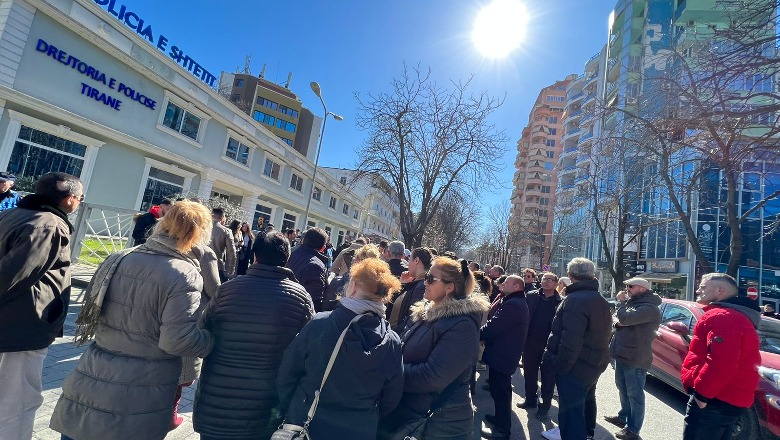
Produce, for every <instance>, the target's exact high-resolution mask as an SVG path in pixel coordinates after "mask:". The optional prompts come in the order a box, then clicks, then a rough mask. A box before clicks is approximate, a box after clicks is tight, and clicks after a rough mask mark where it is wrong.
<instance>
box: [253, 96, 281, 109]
mask: <svg viewBox="0 0 780 440" xmlns="http://www.w3.org/2000/svg"><path fill="white" fill-rule="evenodd" d="M257 105H262V106H263V107H266V108H270V109H271V110H279V104H277V103H275V102H274V101H271V100H270V99H265V98H263V97H262V96H258V97H257Z"/></svg>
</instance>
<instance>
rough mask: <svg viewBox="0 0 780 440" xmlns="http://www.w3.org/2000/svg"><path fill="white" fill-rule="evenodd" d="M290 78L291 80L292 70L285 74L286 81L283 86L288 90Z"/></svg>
mask: <svg viewBox="0 0 780 440" xmlns="http://www.w3.org/2000/svg"><path fill="white" fill-rule="evenodd" d="M291 80H292V72H290V73H288V74H287V83H286V84H285V85H284V88H285V89H288V90H289V88H290V81H291Z"/></svg>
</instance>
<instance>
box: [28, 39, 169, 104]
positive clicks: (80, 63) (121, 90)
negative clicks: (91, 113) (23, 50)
mask: <svg viewBox="0 0 780 440" xmlns="http://www.w3.org/2000/svg"><path fill="white" fill-rule="evenodd" d="M35 50H37V51H38V52H40V53H42V54H44V55H46V56H47V57H49V58H51V59H52V60H54V61H57V62H59V63H61V64H64V65H65V66H68V67H70V68H71V69H73V70H75V71H77V72H78V73H80V74H82V75H84V76H85V77H86V79H85V81H88V80H91V81H92V82H93V83H97V84H91V83H90V84H87V83H86V82H82V83H81V94H82V95H84V96H86V97H88V98H92V99H94V100H95V101H97V102H100V103H102V104H103V105H105V106H107V107H111V108H112V109H114V110H116V111H119V110H121V107H122V102H123V101H122V99H126V100H130V101H135V102H137V103H138V104H140V105H142V106H144V107H146V108H148V109H149V110H154V108H155V106H157V101H155V100H153V99H151V98H149V97H148V96H145V95H144V94H143V93H141V92H139V91H136V90H134V89H133V88H132V87H130V86H128V85H126V84H125V83H123V82H121V81H118V80H117V79H116V78H113V77H110V76H108V75H106V74H105V72H101V71H100V69H98V68H96V67H94V66H92V65H90V64H89V63H88V62H86V61H84V60H82V59H79V58H77V57H76V56H74V55H73V54H72V53H68V52H66V51H64V50H62V49H59V48H57V47H56V46H54V45H52V44H49V43H47V42H46V41H44V40H43V39H39V40H38V44H37V45H36V46H35ZM98 84H100V85H98ZM106 88H108V89H106ZM111 91H116V95H119V96H120V98H122V99H120V98H117V97H116V96H115V95H113V96H112V95H111V94H110V93H111Z"/></svg>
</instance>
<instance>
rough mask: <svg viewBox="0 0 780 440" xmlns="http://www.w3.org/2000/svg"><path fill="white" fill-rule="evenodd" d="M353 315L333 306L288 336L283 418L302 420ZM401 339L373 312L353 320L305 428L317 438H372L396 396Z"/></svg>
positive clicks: (400, 390) (400, 371) (400, 369)
mask: <svg viewBox="0 0 780 440" xmlns="http://www.w3.org/2000/svg"><path fill="white" fill-rule="evenodd" d="M355 316H356V314H355V312H353V311H351V310H349V309H347V308H346V307H344V306H342V305H338V306H337V307H336V308H335V309H334V310H333V311H332V312H324V313H318V314H317V315H315V317H314V320H312V321H311V322H309V323H308V324H307V325H306V326H305V327H304V328H303V330H301V332H300V333H299V334H298V336H297V337H296V338H295V340H293V342H292V343H291V344H290V346H289V347H288V348H287V350H286V351H285V353H284V358H283V360H282V364H281V365H280V367H279V378H278V382H277V384H278V387H279V400H280V407H281V410H282V411H281V414H286V417H285V422H286V423H293V424H296V425H299V426H301V425H303V423H304V422H305V421H306V414H307V413H308V411H309V407H310V406H311V403H312V399H313V398H314V392H315V391H316V390H318V389H319V388H320V383H321V382H322V376H323V374H324V373H325V367H326V366H327V364H328V360H329V359H330V356H331V353H332V352H333V348H334V347H335V346H336V341H337V340H338V338H339V335H340V334H341V332H342V331H343V330H344V329H345V328H346V327H347V325H348V324H349V322H350V321H351V320H352V318H354V317H355ZM403 386H404V375H403V364H402V360H401V340H400V338H399V337H398V335H397V334H395V332H393V331H392V330H390V325H389V324H388V323H387V321H385V320H384V319H382V318H380V317H378V316H376V315H371V314H369V315H367V316H364V317H362V318H361V319H360V320H359V321H358V322H356V323H354V324H352V327H351V328H350V330H349V331H347V334H346V336H345V337H344V343H343V344H342V346H341V350H340V351H339V354H338V356H337V357H336V362H335V363H334V364H333V368H332V370H331V372H330V375H329V376H328V379H327V381H326V382H325V387H324V388H323V389H322V393H321V394H320V402H319V405H318V406H317V412H316V413H315V415H314V419H313V420H312V423H311V425H310V426H309V432H310V433H311V437H312V438H314V439H317V440H329V439H334V440H336V439H338V440H374V439H376V436H377V425H378V423H379V418H380V417H383V416H384V415H386V414H387V413H389V412H390V411H392V410H393V408H395V406H396V405H397V404H398V402H399V401H400V400H401V395H402V394H403Z"/></svg>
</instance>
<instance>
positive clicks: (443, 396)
mask: <svg viewBox="0 0 780 440" xmlns="http://www.w3.org/2000/svg"><path fill="white" fill-rule="evenodd" d="M460 376H461V375H460V374H459V375H458V377H456V378H455V380H454V381H452V383H450V384H449V385H447V387H446V388H444V390H442V392H441V393H439V395H438V396H436V398H435V399H434V400H433V402H432V403H431V408H430V409H429V410H428V413H427V414H426V417H430V416H432V415H433V413H435V412H436V411H437V410H438V409H439V408H441V407H442V406H443V405H444V402H446V401H447V399H449V398H450V397H451V396H452V394H453V393H455V388H457V387H458V385H460V383H459V379H460Z"/></svg>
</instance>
